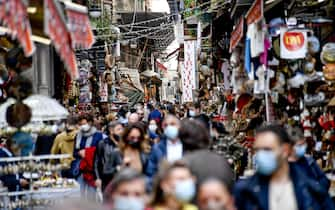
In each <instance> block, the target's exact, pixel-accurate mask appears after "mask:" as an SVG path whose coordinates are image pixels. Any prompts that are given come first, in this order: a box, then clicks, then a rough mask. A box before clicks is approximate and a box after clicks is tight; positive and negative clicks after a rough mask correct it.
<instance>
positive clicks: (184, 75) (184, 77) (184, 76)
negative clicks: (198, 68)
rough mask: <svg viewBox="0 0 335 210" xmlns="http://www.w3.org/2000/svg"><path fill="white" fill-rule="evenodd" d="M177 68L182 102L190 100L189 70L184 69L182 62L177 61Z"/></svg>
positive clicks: (191, 97) (191, 95) (191, 96)
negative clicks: (180, 83) (179, 75)
mask: <svg viewBox="0 0 335 210" xmlns="http://www.w3.org/2000/svg"><path fill="white" fill-rule="evenodd" d="M179 68H180V72H181V81H182V102H183V103H187V102H192V101H193V93H192V85H191V80H190V72H188V71H186V68H185V66H184V63H183V62H180V63H179Z"/></svg>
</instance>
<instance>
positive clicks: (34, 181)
mask: <svg viewBox="0 0 335 210" xmlns="http://www.w3.org/2000/svg"><path fill="white" fill-rule="evenodd" d="M69 157H70V156H69V155H42V156H26V157H11V158H1V159H0V161H1V162H6V163H7V165H5V166H2V167H0V175H8V174H18V173H23V177H25V178H26V179H28V180H29V183H30V189H29V190H24V191H18V192H5V191H2V192H0V197H2V198H6V197H7V198H8V199H2V200H0V209H4V210H7V209H16V208H25V209H26V208H28V209H30V208H32V209H34V208H37V207H39V208H40V207H43V208H46V207H48V206H52V205H54V204H56V203H57V202H59V200H58V199H59V198H60V197H59V196H63V198H65V196H71V195H69V194H68V193H67V192H73V191H76V192H77V193H78V192H79V185H78V183H77V182H76V181H75V180H74V179H64V178H61V177H59V176H58V175H57V174H58V172H60V171H61V170H63V169H68V168H69V167H70V166H69V165H66V164H51V163H47V162H44V161H47V160H52V159H63V158H69ZM20 195H22V196H21V197H20V198H19V199H15V200H11V199H10V198H11V197H15V196H20ZM44 195H48V196H44ZM53 195H54V196H53ZM72 196H76V195H72Z"/></svg>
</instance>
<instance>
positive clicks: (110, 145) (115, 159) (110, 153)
mask: <svg viewBox="0 0 335 210" xmlns="http://www.w3.org/2000/svg"><path fill="white" fill-rule="evenodd" d="M121 164H122V156H121V153H120V150H119V149H118V147H117V145H116V144H115V143H114V142H113V141H112V140H110V138H106V139H105V140H103V141H100V142H99V143H98V145H97V149H96V152H95V158H94V171H95V176H96V178H97V179H101V180H102V185H103V188H104V187H105V186H106V185H107V184H108V182H109V181H110V180H112V178H113V177H114V175H115V174H116V173H117V171H118V168H119V166H121ZM106 182H107V183H106Z"/></svg>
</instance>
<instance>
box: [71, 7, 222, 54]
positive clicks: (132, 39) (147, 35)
mask: <svg viewBox="0 0 335 210" xmlns="http://www.w3.org/2000/svg"><path fill="white" fill-rule="evenodd" d="M209 3H210V2H205V3H203V4H200V5H198V6H197V7H194V8H192V9H190V10H188V11H187V12H189V11H192V10H194V9H197V8H199V7H202V6H204V5H207V4H209ZM227 3H229V2H221V4H218V5H216V8H219V7H221V6H223V5H226V4H227ZM216 8H211V10H213V9H216ZM207 9H208V8H207ZM184 12H185V11H182V12H181V13H174V14H170V15H168V16H163V17H159V18H155V19H151V20H148V21H141V22H137V23H134V25H140V24H144V23H150V22H154V21H157V20H161V19H164V18H167V17H172V16H174V15H176V14H183V13H184ZM207 12H208V11H203V12H201V13H197V14H194V15H192V16H190V17H187V18H184V21H185V20H189V19H192V18H194V16H198V15H202V14H205V13H207ZM171 25H173V24H172V23H171ZM126 26H131V24H130V25H129V24H128V25H122V27H126ZM167 26H170V25H167ZM108 28H110V27H108ZM157 28H158V27H157ZM159 28H161V26H159ZM99 29H103V28H99ZM146 30H147V29H146ZM164 30H166V29H164V28H163V29H160V30H157V31H154V32H150V33H148V34H146V35H141V36H139V37H135V38H130V39H123V40H120V41H127V42H128V41H129V42H131V41H135V40H138V39H141V38H148V39H150V36H151V35H153V34H155V33H158V32H161V31H164ZM141 31H144V30H141ZM126 33H127V32H126ZM124 34H125V33H124ZM110 36H113V35H101V36H98V37H110ZM162 36H165V37H166V34H165V35H162ZM116 44H117V43H111V44H108V46H111V47H112V46H115V45H116ZM103 47H105V45H101V46H94V47H91V48H90V49H87V50H91V49H100V48H103ZM87 50H83V49H78V50H76V51H87Z"/></svg>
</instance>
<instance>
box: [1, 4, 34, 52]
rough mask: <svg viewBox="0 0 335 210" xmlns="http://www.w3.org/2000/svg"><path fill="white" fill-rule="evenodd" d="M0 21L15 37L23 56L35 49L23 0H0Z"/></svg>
mask: <svg viewBox="0 0 335 210" xmlns="http://www.w3.org/2000/svg"><path fill="white" fill-rule="evenodd" d="M0 22H2V23H3V24H4V25H5V26H6V27H8V29H9V30H8V32H9V34H11V35H12V37H13V38H17V40H18V41H19V43H20V45H21V46H22V48H23V51H24V54H25V56H27V57H29V56H31V55H32V54H33V53H34V51H35V45H34V42H33V41H32V33H31V27H30V23H29V19H28V14H27V2H26V1H24V0H0Z"/></svg>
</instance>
